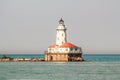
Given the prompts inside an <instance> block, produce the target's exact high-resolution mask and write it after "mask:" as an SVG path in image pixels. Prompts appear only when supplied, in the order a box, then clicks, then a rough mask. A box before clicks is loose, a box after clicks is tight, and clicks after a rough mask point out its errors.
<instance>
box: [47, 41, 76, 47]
mask: <svg viewBox="0 0 120 80" xmlns="http://www.w3.org/2000/svg"><path fill="white" fill-rule="evenodd" d="M56 46H58V45H56V44H53V45H51V46H49V48H55V47H56ZM60 48H77V46H76V45H74V44H72V43H69V42H66V43H63V44H62V45H61V46H60Z"/></svg>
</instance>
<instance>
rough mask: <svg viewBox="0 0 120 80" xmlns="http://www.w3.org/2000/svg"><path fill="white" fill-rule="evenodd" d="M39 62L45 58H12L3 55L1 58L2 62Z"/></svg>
mask: <svg viewBox="0 0 120 80" xmlns="http://www.w3.org/2000/svg"><path fill="white" fill-rule="evenodd" d="M10 61H11V62H29V61H30V62H37V61H45V59H44V58H11V57H7V56H5V55H4V56H3V57H1V58H0V62H10Z"/></svg>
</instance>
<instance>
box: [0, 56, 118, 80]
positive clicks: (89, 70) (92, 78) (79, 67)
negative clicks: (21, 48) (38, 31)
mask: <svg viewBox="0 0 120 80" xmlns="http://www.w3.org/2000/svg"><path fill="white" fill-rule="evenodd" d="M7 56H8V55H7ZM9 56H10V55H9ZM25 56H26V55H25ZM28 56H29V57H30V56H31V55H28ZM38 56H39V54H35V55H34V57H38ZM43 56H44V55H41V54H40V57H43ZM10 57H15V55H14V56H13V54H12V55H11V56H10ZM16 57H17V56H16ZM19 57H20V54H19ZM31 57H33V56H31ZM83 57H84V59H85V60H87V61H86V62H0V80H120V54H84V55H83Z"/></svg>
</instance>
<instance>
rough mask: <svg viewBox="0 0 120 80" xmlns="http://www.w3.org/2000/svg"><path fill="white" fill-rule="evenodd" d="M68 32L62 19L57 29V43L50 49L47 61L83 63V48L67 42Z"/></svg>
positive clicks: (47, 53)
mask: <svg viewBox="0 0 120 80" xmlns="http://www.w3.org/2000/svg"><path fill="white" fill-rule="evenodd" d="M66 30H67V29H66V27H65V24H64V21H63V19H62V18H61V19H60V20H59V24H58V27H57V29H56V43H55V44H53V45H50V46H49V47H48V50H47V52H45V61H83V59H82V50H81V48H80V47H77V46H76V45H74V44H72V43H70V42H67V35H66Z"/></svg>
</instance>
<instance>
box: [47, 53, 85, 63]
mask: <svg viewBox="0 0 120 80" xmlns="http://www.w3.org/2000/svg"><path fill="white" fill-rule="evenodd" d="M45 61H58V62H59V61H60V62H61V61H64V62H68V61H83V59H82V53H47V52H46V53H45Z"/></svg>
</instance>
